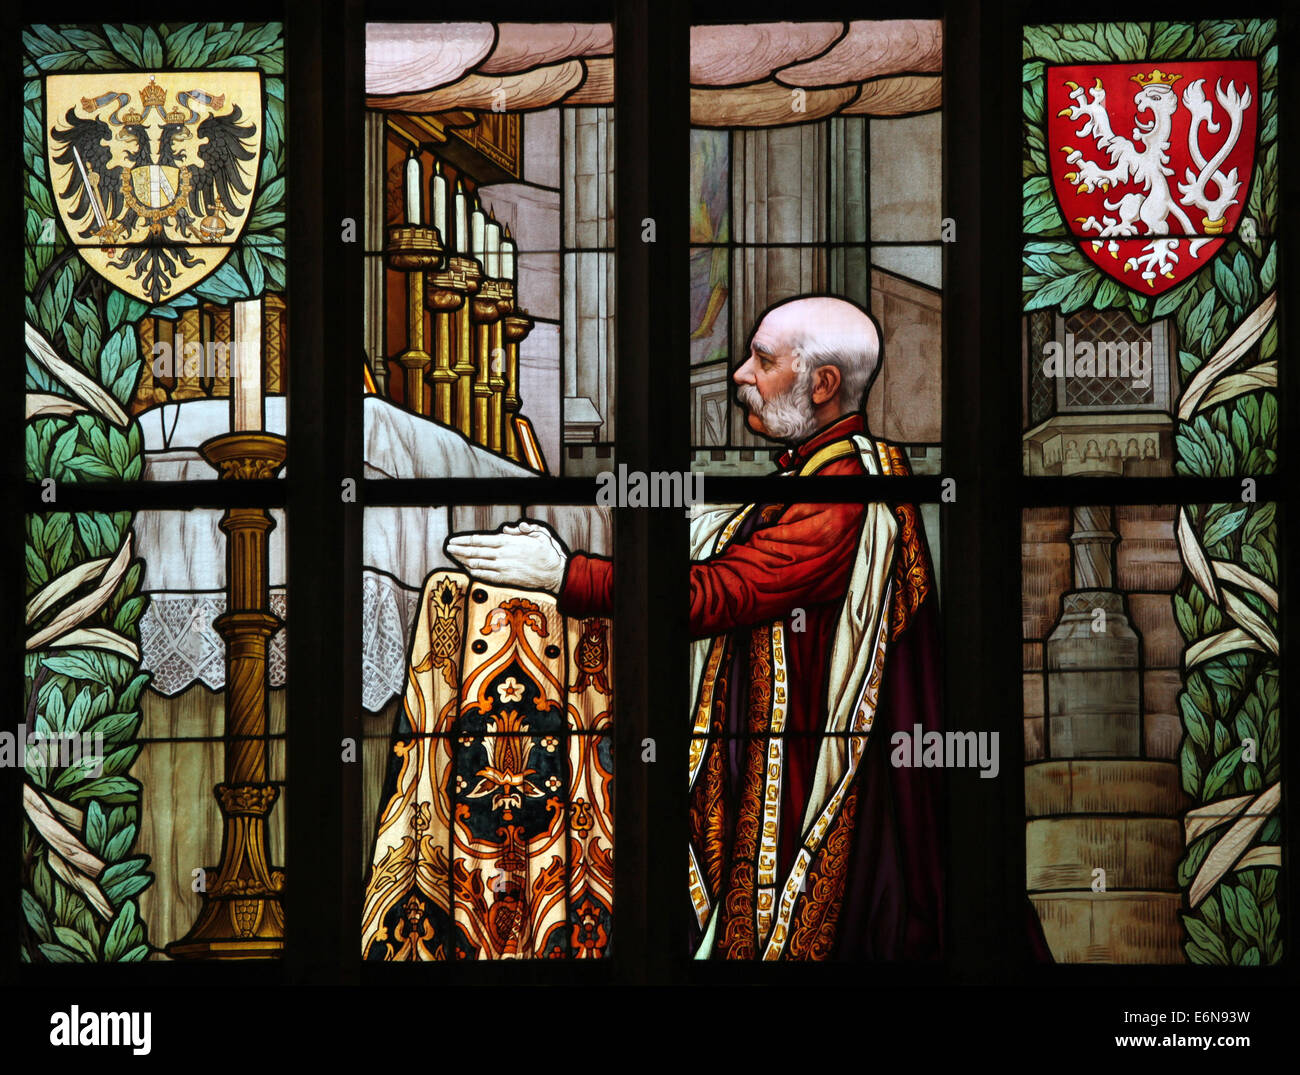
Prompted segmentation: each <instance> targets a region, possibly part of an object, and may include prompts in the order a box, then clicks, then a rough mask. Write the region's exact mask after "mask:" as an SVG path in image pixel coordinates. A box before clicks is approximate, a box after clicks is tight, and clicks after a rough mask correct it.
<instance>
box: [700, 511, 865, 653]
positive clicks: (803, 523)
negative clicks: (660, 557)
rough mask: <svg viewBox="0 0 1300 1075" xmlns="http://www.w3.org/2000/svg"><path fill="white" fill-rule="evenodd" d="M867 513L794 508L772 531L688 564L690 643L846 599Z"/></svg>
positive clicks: (767, 529)
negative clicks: (689, 575)
mask: <svg viewBox="0 0 1300 1075" xmlns="http://www.w3.org/2000/svg"><path fill="white" fill-rule="evenodd" d="M865 511H866V508H865V507H864V506H863V505H862V504H792V505H790V506H789V507H788V508H786V509H785V511H784V512H783V513H782V515H781V517H780V518H779V519H778V520H777V521H776V523H775V524H773V525H772V526H769V527H764V528H763V529H761V530H756V531H755V532H754V533H753V534H751V535H750V537H749V538H747V539H746V540H745V541H743V542H737V543H735V544H733V545H730V546H728V547H727V548H726V549H724V550H723V551H722V552H721V553H720V554H719V555H717V556H714V557H711V558H709V559H708V560H702V561H697V562H696V563H693V564H691V636H692V637H693V638H705V637H708V636H709V635H716V634H720V633H721V632H723V631H729V630H731V629H733V628H736V627H742V626H750V625H752V624H756V623H767V622H769V621H772V620H778V619H781V618H783V617H785V616H787V615H788V614H789V613H790V611H791V610H792V609H795V608H801V607H804V606H807V605H818V604H823V603H825V602H827V601H838V600H839V599H841V598H842V597H843V596H844V593H845V591H846V590H847V589H848V585H849V577H850V575H851V574H852V572H853V562H854V559H855V557H856V555H857V546H858V541H857V538H858V530H859V528H860V527H861V525H862V516H863V514H864V512H865Z"/></svg>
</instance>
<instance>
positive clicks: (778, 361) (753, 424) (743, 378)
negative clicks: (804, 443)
mask: <svg viewBox="0 0 1300 1075" xmlns="http://www.w3.org/2000/svg"><path fill="white" fill-rule="evenodd" d="M778 312H779V311H773V313H770V314H768V315H767V316H766V317H764V318H763V320H762V321H760V322H759V323H758V328H757V329H755V330H754V335H753V338H752V339H751V340H750V344H749V357H748V358H747V359H746V360H745V362H744V364H743V365H742V366H741V367H740V368H739V369H737V370H736V372H735V373H734V374H732V379H733V380H734V381H735V382H736V384H737V385H740V386H742V387H744V386H746V385H748V386H750V387H752V388H754V389H755V390H756V391H757V392H758V394H759V396H760V397H762V399H763V402H764V403H768V402H770V401H772V400H774V399H778V398H779V397H781V396H783V395H785V394H786V393H787V392H789V391H790V389H791V388H793V387H794V384H795V382H796V381H797V380H798V377H799V370H798V369H796V368H795V364H796V362H797V360H798V356H796V355H795V354H794V353H793V352H792V351H791V349H790V348H789V346H788V344H787V343H786V342H785V341H786V334H785V333H782V332H778V331H775V326H774V325H773V321H774V320H776V319H775V318H774V316H773V314H775V313H778ZM744 395H745V393H743V392H742V393H741V400H740V402H741V406H743V407H744V408H745V421H746V422H747V424H748V425H749V428H750V429H752V430H753V431H754V432H755V433H757V434H759V435H760V436H766V437H770V436H773V434H772V432H771V431H770V430H768V428H767V427H766V426H765V425H764V424H763V419H762V417H761V416H760V415H759V413H758V411H757V410H756V409H755V408H754V407H751V406H750V405H749V404H748V403H746V402H745V400H744V398H743V397H744Z"/></svg>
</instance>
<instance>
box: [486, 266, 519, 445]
mask: <svg viewBox="0 0 1300 1075" xmlns="http://www.w3.org/2000/svg"><path fill="white" fill-rule="evenodd" d="M497 290H498V291H499V292H500V295H501V297H500V298H499V299H497V319H496V320H495V321H493V322H492V330H491V359H492V361H491V365H490V367H489V369H488V387H489V388H490V389H491V390H492V395H491V397H490V400H491V402H490V405H489V407H488V447H489V448H491V449H492V450H493V451H494V452H499V451H501V449H502V444H503V436H502V424H503V422H502V419H503V418H504V416H505V393H506V383H507V382H506V371H505V365H506V349H505V347H504V346H503V344H504V343H505V337H504V335H503V325H502V321H503V320H504V319H505V316H506V315H507V314H508V313H510V311H511V310H513V309H514V308H515V285H514V284H513V283H511V281H509V280H501V281H500V282H499V283H498V285H497Z"/></svg>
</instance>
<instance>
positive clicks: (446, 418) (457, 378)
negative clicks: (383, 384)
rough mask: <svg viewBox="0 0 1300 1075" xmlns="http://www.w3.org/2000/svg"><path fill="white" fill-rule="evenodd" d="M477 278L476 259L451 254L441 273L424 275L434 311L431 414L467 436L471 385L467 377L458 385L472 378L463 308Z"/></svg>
mask: <svg viewBox="0 0 1300 1075" xmlns="http://www.w3.org/2000/svg"><path fill="white" fill-rule="evenodd" d="M480 278H481V274H480V272H479V267H478V262H476V261H473V260H472V259H469V258H455V257H453V258H448V259H447V267H446V268H445V269H444V270H443V271H442V272H437V273H430V274H429V275H428V276H427V277H426V278H425V283H426V285H427V287H428V303H429V309H431V310H432V311H434V323H435V326H436V332H435V337H434V367H433V372H432V373H431V374H430V375H429V379H430V380H431V381H432V382H433V416H434V418H435V419H437V420H438V421H439V422H441V423H443V424H444V425H455V426H457V427H458V428H460V429H461V431H462V432H464V433H466V434H467V435H468V433H469V432H470V430H471V429H472V418H471V410H472V408H471V406H470V398H471V392H472V385H471V382H470V381H469V380H468V379H465V386H464V390H463V391H462V390H461V388H460V385H461V381H462V378H464V377H465V375H466V374H468V375H469V376H471V377H472V375H473V373H474V366H473V364H472V362H471V361H470V335H469V319H468V317H467V316H466V309H465V307H466V305H467V303H468V300H469V299H470V298H471V296H473V294H474V293H475V292H476V291H478V285H479V280H480ZM462 324H463V326H464V329H465V331H464V332H463V333H462V331H461V326H462ZM462 336H463V337H464V345H463V347H462ZM453 360H454V365H453ZM462 399H463V410H464V414H463V419H464V420H463V424H462V414H461V410H462Z"/></svg>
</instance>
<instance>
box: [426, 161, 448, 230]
mask: <svg viewBox="0 0 1300 1075" xmlns="http://www.w3.org/2000/svg"><path fill="white" fill-rule="evenodd" d="M430 186H431V187H433V216H432V218H431V219H430V220H429V223H430V224H432V225H433V226H434V227H435V228H437V229H438V238H439V239H441V240H442V243H443V245H444V246H445V245H446V244H447V240H448V238H449V236H448V235H447V180H446V179H444V178H443V175H442V168H441V167H439V166H438V165H437V164H435V165H434V166H433V180H432V182H431V183H430Z"/></svg>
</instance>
